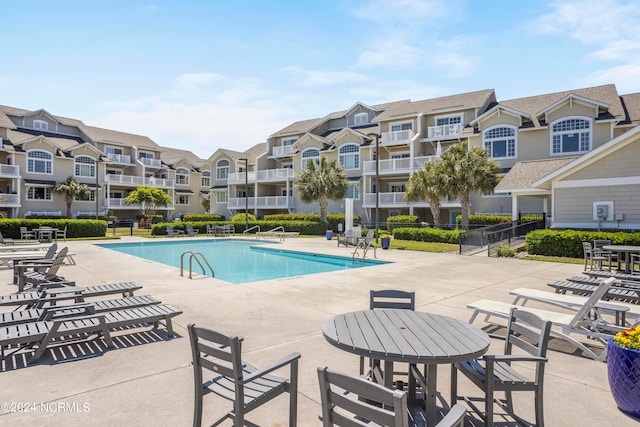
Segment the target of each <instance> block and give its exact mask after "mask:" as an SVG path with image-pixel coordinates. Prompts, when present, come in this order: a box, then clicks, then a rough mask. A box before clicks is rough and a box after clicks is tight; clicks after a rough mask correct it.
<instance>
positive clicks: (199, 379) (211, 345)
mask: <svg viewBox="0 0 640 427" xmlns="http://www.w3.org/2000/svg"><path fill="white" fill-rule="evenodd" d="M187 329H188V330H189V340H190V342H191V357H192V362H193V374H194V378H195V387H196V390H202V384H203V382H204V381H203V374H202V370H203V369H206V370H208V371H211V372H213V373H215V374H216V375H223V376H225V377H228V378H230V379H232V380H234V382H235V387H234V388H235V395H234V407H237V406H236V405H243V404H244V402H243V399H244V397H243V396H244V379H243V370H242V340H243V338H242V337H238V336H229V335H225V334H223V333H221V332H217V331H214V330H212V329H208V328H203V327H201V326H196V325H194V324H193V323H189V324H188V325H187ZM236 413H237V412H236Z"/></svg>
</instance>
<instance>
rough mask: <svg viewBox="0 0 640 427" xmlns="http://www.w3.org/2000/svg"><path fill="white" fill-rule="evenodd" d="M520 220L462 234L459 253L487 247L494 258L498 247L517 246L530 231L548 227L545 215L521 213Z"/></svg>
mask: <svg viewBox="0 0 640 427" xmlns="http://www.w3.org/2000/svg"><path fill="white" fill-rule="evenodd" d="M519 218H520V219H518V220H516V221H511V222H505V223H502V224H495V225H489V226H486V227H480V228H475V229H473V230H469V231H465V232H462V233H460V236H459V240H458V242H459V244H460V248H459V253H460V254H461V255H464V254H470V253H474V252H477V251H479V250H480V249H484V247H485V246H486V247H487V248H488V254H489V256H492V255H494V254H495V250H496V249H497V248H498V247H500V246H503V245H505V244H507V245H509V246H517V245H519V244H521V243H522V242H524V237H525V236H526V234H527V233H528V232H529V231H532V230H538V229H544V228H545V226H546V222H545V214H523V213H521V214H519ZM523 218H526V219H523Z"/></svg>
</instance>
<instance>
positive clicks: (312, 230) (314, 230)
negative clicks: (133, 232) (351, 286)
mask: <svg viewBox="0 0 640 427" xmlns="http://www.w3.org/2000/svg"><path fill="white" fill-rule="evenodd" d="M231 223H232V222H222V223H220V222H219V223H217V224H218V225H221V224H231ZM187 224H190V225H191V226H193V228H198V229H199V230H200V232H201V233H204V232H205V230H206V225H207V224H212V223H211V222H206V221H205V222H163V223H159V224H154V225H153V227H152V228H151V234H152V235H154V236H165V235H166V234H167V225H170V226H172V227H173V229H174V230H186V228H187ZM233 225H234V227H235V232H236V233H241V232H243V231H244V214H242V221H236V222H235V223H234V224H233ZM256 225H258V226H260V230H261V231H267V230H272V229H274V228H276V227H280V226H282V227H284V230H285V231H297V232H298V233H300V234H306V235H313V236H324V235H325V233H326V232H327V228H326V227H325V226H323V224H321V223H319V222H315V221H261V220H249V228H251V227H254V226H256Z"/></svg>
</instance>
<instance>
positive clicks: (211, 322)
mask: <svg viewBox="0 0 640 427" xmlns="http://www.w3.org/2000/svg"><path fill="white" fill-rule="evenodd" d="M199 239H204V238H203V237H199ZM123 241H147V240H146V239H142V238H126V239H123ZM114 242H117V241H114ZM94 243H105V242H92V241H73V242H71V241H70V242H66V243H63V242H59V244H60V245H62V246H64V245H65V244H66V245H67V246H68V247H69V250H70V251H71V252H74V253H76V254H77V255H76V256H75V259H76V262H77V265H74V266H63V267H62V268H61V270H60V274H62V275H64V276H65V277H67V278H68V279H71V280H75V281H76V282H77V283H78V284H79V285H91V284H99V283H109V282H117V281H136V282H138V283H139V284H141V285H142V286H143V289H142V290H141V291H138V292H137V295H152V296H154V297H156V298H157V299H159V300H161V301H162V302H164V303H168V304H172V305H174V306H175V307H178V308H179V309H181V310H183V311H184V313H183V314H182V315H180V316H178V317H177V318H175V321H174V328H175V330H176V332H177V333H178V334H179V335H180V337H178V338H174V339H172V340H166V334H165V331H164V329H162V328H161V329H159V330H157V331H156V330H152V329H150V328H140V329H137V330H135V331H134V332H132V331H131V330H123V331H119V332H117V333H114V343H115V346H116V348H114V349H108V350H107V349H106V348H105V345H104V342H103V341H102V340H101V339H94V340H89V341H80V342H79V343H77V344H75V345H66V346H61V347H59V348H56V349H54V350H52V351H48V352H47V353H46V354H45V356H44V357H43V359H42V360H41V361H40V362H38V363H36V364H34V365H30V366H26V367H25V366H24V358H15V357H10V358H8V359H7V360H6V361H5V363H4V364H3V366H2V370H3V372H2V373H0V379H1V380H2V382H1V384H2V387H1V388H0V402H9V403H13V404H14V405H13V406H9V407H7V405H6V404H3V405H2V406H1V411H0V412H2V413H0V425H11V426H38V425H47V426H54V425H65V426H86V425H89V424H90V425H92V426H103V425H104V426H113V425H124V426H158V425H160V426H189V425H191V423H192V408H193V382H192V368H191V365H190V362H191V354H190V349H189V339H188V335H187V331H186V325H187V324H188V323H191V322H193V323H196V324H201V325H203V326H208V327H211V328H215V329H218V330H220V331H224V332H226V333H229V334H238V335H242V336H244V338H245V340H244V355H245V357H244V358H245V360H246V361H248V362H249V363H252V364H254V365H255V366H258V367H260V366H264V365H265V364H267V363H268V362H271V361H274V360H276V359H278V358H279V357H282V356H284V355H286V354H288V353H290V352H294V351H297V352H300V353H301V354H302V358H301V360H300V367H299V384H300V387H299V388H300V389H299V399H298V413H299V416H298V422H299V425H301V426H319V425H321V424H320V422H319V421H318V412H319V409H320V405H319V392H318V383H317V376H316V367H317V366H318V365H321V364H322V365H327V366H329V367H331V368H333V369H336V370H340V371H344V372H350V373H353V374H356V373H357V370H358V358H357V357H356V356H353V355H350V354H348V353H345V352H342V351H340V350H338V349H336V348H334V347H333V346H331V345H330V344H329V343H327V342H326V341H325V339H324V338H323V336H322V332H321V328H322V324H323V322H324V321H325V320H327V319H329V318H330V317H332V316H333V315H335V314H339V313H344V312H347V311H354V310H362V309H366V308H368V301H369V290H370V289H374V288H375V289H385V288H398V289H405V290H414V291H415V292H416V309H417V310H421V311H430V312H434V313H439V314H445V315H449V316H452V317H456V318H459V319H464V320H468V319H469V317H470V315H471V312H470V310H468V309H466V305H467V303H469V302H471V301H474V300H476V299H480V298H491V299H497V300H502V301H506V302H510V301H511V300H512V298H510V297H509V295H508V291H509V290H510V289H513V288H516V287H521V286H526V287H533V288H538V289H545V290H550V288H549V287H548V286H546V283H547V282H548V281H551V280H555V279H563V278H566V277H568V276H571V275H575V274H580V271H581V268H582V266H581V265H571V264H557V263H547V262H534V261H523V260H514V259H492V258H487V257H479V256H474V257H464V256H459V255H454V254H431V253H419V252H412V251H400V250H390V251H382V250H378V257H379V258H380V259H383V260H387V261H392V262H393V263H392V264H386V265H381V266H375V267H368V268H362V269H357V270H349V271H338V272H333V273H322V274H316V275H312V276H305V277H295V278H288V279H281V280H269V281H263V282H253V283H246V284H242V285H234V284H229V283H226V282H222V281H220V280H217V279H212V278H204V277H197V278H195V279H194V280H189V279H188V278H186V277H180V276H179V271H178V270H177V269H176V268H172V267H168V266H165V265H161V264H157V263H154V262H150V261H146V260H141V259H139V258H137V257H133V256H129V255H124V254H120V253H118V252H115V251H111V250H109V249H104V248H101V247H97V246H95V245H94ZM283 247H284V248H289V249H294V250H305V251H309V252H315V253H326V254H339V255H349V254H350V250H349V249H346V248H344V247H341V248H338V247H336V243H335V241H332V242H328V241H327V240H326V239H310V238H299V239H290V240H287V241H286V242H284V243H283ZM210 262H212V264H213V266H214V268H215V264H216V263H222V262H225V260H223V259H220V260H210ZM274 268H278V266H277V265H274ZM11 274H12V273H11V271H9V270H7V269H3V270H0V294H9V293H13V292H15V291H16V288H15V286H14V285H11V284H10V282H11ZM481 322H482V321H481V320H480V322H479V323H478V325H484V324H483V323H481ZM502 346H503V342H502V341H500V340H492V346H491V349H490V352H502ZM551 348H552V350H551V351H550V352H549V360H550V362H549V364H548V367H547V371H546V381H545V421H546V424H547V425H548V426H582V425H585V424H589V425H592V426H605V425H615V426H631V425H636V424H637V422H636V421H634V420H632V419H630V418H628V417H627V416H625V415H624V414H622V413H621V412H620V411H619V410H618V409H617V408H616V406H615V403H614V402H613V399H612V398H611V395H610V393H609V386H608V383H607V369H606V368H607V365H606V364H605V363H601V362H596V361H593V360H591V359H588V358H585V357H583V356H582V355H580V354H579V353H577V352H574V350H573V349H571V348H570V347H568V346H567V345H566V344H564V343H563V342H559V341H557V340H553V342H552V344H551ZM438 374H439V375H438V390H439V391H441V392H442V393H443V397H444V398H446V399H447V400H448V399H449V368H448V366H442V367H441V368H440V369H439V372H438ZM460 391H461V393H463V394H464V393H469V392H472V391H475V390H474V389H473V387H471V386H470V384H469V383H468V382H465V380H464V379H462V380H461V381H460ZM515 399H516V407H517V409H518V410H519V411H520V413H522V414H524V415H525V416H526V417H527V418H528V419H532V415H533V403H532V402H533V399H532V396H531V395H530V394H521V395H518V394H516V396H515ZM24 404H28V406H26V407H25V406H24ZM287 404H288V399H287V397H286V396H282V397H279V398H277V399H276V400H274V401H273V402H270V403H269V404H267V405H266V406H264V407H263V408H261V409H259V410H257V411H255V412H254V413H253V416H252V417H249V419H250V420H252V421H254V422H257V423H258V424H260V425H262V426H286V425H287ZM229 407H230V406H229V402H227V401H223V400H221V399H218V398H216V397H214V396H209V399H207V400H206V401H205V420H212V419H213V417H214V416H215V415H218V414H221V413H224V411H225V410H228V408H229ZM7 409H12V410H14V412H13V413H7ZM496 421H497V422H500V421H501V420H500V418H499V417H496ZM225 425H230V423H228V424H225ZM468 425H472V423H471V422H469V423H468ZM474 425H475V424H474ZM500 425H513V424H510V423H507V424H505V423H501V424H500Z"/></svg>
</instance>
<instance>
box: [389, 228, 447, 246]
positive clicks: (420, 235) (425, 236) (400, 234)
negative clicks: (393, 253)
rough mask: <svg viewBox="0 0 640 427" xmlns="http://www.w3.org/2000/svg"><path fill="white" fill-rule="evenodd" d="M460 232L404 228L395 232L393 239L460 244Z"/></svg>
mask: <svg viewBox="0 0 640 427" xmlns="http://www.w3.org/2000/svg"><path fill="white" fill-rule="evenodd" d="M459 235H460V230H441V229H439V228H410V227H402V228H400V227H399V228H396V229H394V230H393V238H394V239H398V240H413V241H416V242H434V243H452V244H454V245H457V244H458V236H459Z"/></svg>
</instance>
